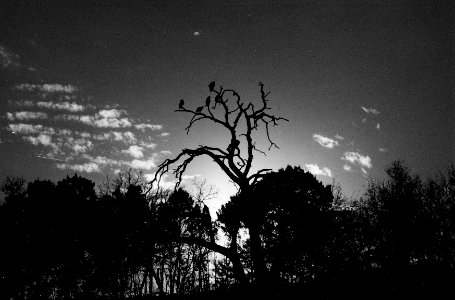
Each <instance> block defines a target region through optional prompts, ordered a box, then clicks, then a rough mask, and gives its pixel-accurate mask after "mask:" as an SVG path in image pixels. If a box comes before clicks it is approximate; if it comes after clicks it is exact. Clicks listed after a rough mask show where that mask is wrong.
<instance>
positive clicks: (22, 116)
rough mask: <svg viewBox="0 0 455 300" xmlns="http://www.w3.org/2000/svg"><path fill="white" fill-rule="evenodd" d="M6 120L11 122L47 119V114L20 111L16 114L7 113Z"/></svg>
mask: <svg viewBox="0 0 455 300" xmlns="http://www.w3.org/2000/svg"><path fill="white" fill-rule="evenodd" d="M6 118H7V119H8V120H9V121H14V120H19V121H23V120H36V119H47V113H44V112H33V111H19V112H15V113H6Z"/></svg>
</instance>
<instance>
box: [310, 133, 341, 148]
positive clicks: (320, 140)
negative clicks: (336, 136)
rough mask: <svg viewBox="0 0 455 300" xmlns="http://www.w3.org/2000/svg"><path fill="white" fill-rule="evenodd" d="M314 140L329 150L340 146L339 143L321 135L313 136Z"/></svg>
mask: <svg viewBox="0 0 455 300" xmlns="http://www.w3.org/2000/svg"><path fill="white" fill-rule="evenodd" d="M313 140H315V141H316V142H318V143H319V145H321V146H322V147H325V148H329V149H332V148H333V147H335V146H339V145H340V144H339V143H338V142H337V141H335V140H332V139H331V138H328V137H325V136H322V135H320V134H313Z"/></svg>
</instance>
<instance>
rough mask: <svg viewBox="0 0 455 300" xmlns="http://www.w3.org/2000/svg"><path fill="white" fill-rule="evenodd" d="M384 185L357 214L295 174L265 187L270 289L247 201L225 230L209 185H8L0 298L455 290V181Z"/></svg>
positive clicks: (395, 179)
mask: <svg viewBox="0 0 455 300" xmlns="http://www.w3.org/2000/svg"><path fill="white" fill-rule="evenodd" d="M387 174H388V179H387V180H385V181H383V182H371V183H370V185H369V186H368V188H367V190H366V192H365V194H364V196H362V197H361V198H360V199H358V200H357V201H352V200H346V199H344V198H343V197H342V195H341V193H340V191H339V190H338V189H336V188H333V187H332V186H324V185H323V184H322V183H320V182H318V181H317V180H316V179H315V177H314V176H313V175H311V174H310V173H307V172H305V171H303V170H302V169H300V168H298V167H294V168H293V167H287V168H286V169H281V170H279V171H277V172H272V173H270V174H268V175H267V176H265V177H264V178H263V180H261V181H259V182H258V183H257V184H256V185H255V188H254V190H253V192H252V194H251V195H254V203H253V204H252V207H254V209H255V210H256V213H255V216H256V217H257V218H259V219H258V220H257V221H258V222H259V223H260V224H261V229H260V237H261V241H262V249H263V254H264V258H265V261H266V266H267V280H268V285H267V286H260V287H259V286H258V285H257V284H254V276H253V274H252V267H251V266H252V261H251V257H250V255H249V253H250V251H249V247H250V242H249V239H248V236H247V235H243V236H241V235H239V234H236V236H237V239H235V240H233V239H230V238H229V237H230V236H231V235H230V234H229V232H230V231H237V230H238V228H242V227H243V226H244V224H243V222H242V221H240V220H239V214H240V213H239V212H237V211H236V206H237V205H236V203H237V202H238V201H239V198H240V197H241V195H237V196H234V197H232V199H231V201H230V202H229V203H228V204H226V205H224V206H223V207H222V208H221V209H220V210H219V212H218V218H217V220H216V221H214V220H212V219H211V217H210V214H209V211H208V208H207V207H206V206H205V204H204V203H203V201H202V200H203V199H204V191H205V189H204V185H203V184H202V185H201V184H199V185H198V187H199V189H197V191H198V192H196V193H194V195H193V196H191V195H190V194H189V193H188V192H186V191H184V190H182V189H179V190H176V191H172V192H164V191H162V192H161V193H149V194H147V195H146V194H145V193H144V191H145V190H146V187H147V186H146V185H145V184H144V182H143V180H142V178H141V176H140V173H136V172H132V171H130V172H127V173H124V174H120V175H119V176H118V177H117V178H116V179H115V180H114V181H112V182H110V183H109V184H105V185H103V186H100V187H99V189H98V191H96V190H95V184H94V183H93V182H91V181H90V180H87V179H85V178H83V177H79V176H76V175H75V176H73V177H67V178H65V179H62V180H60V181H59V182H57V183H54V182H51V181H48V180H35V181H33V182H30V183H28V184H27V183H26V182H25V181H24V180H23V179H20V178H7V179H6V180H5V181H4V182H3V184H2V191H3V192H4V193H6V202H5V203H4V204H3V205H2V206H0V230H1V240H2V246H1V248H0V266H1V267H0V286H1V288H0V293H1V294H0V298H1V299H38V298H40V299H91V298H105V299H123V298H135V299H140V298H143V299H146V298H148V297H154V296H162V297H165V298H170V299H172V298H176V297H179V298H185V299H193V298H194V299H201V298H230V297H242V296H248V294H250V296H253V295H254V296H256V295H257V294H262V295H266V296H269V297H278V296H283V297H286V298H287V297H290V296H291V295H294V294H299V295H300V296H301V297H302V298H304V297H306V298H308V299H335V298H339V297H341V296H343V295H344V296H349V297H350V298H356V297H357V298H359V299H360V298H365V297H366V298H378V299H379V298H381V297H383V296H390V295H394V296H395V295H404V298H408V296H410V295H415V296H428V297H430V298H433V299H434V298H435V296H436V295H438V293H440V294H442V292H443V291H445V290H448V288H449V287H450V286H451V285H453V282H454V280H455V276H454V275H455V269H454V263H455V201H454V200H455V169H454V168H453V167H452V168H451V169H449V170H448V171H447V172H445V173H444V174H440V175H438V176H436V177H435V178H431V179H426V180H423V179H421V178H420V177H418V176H416V175H414V174H412V173H411V172H410V171H409V170H408V169H407V167H406V166H405V165H404V164H403V163H401V162H395V163H393V164H391V166H390V167H389V168H388V169H387ZM221 235H223V236H227V237H228V238H227V239H225V241H224V243H227V244H228V246H230V245H232V244H235V247H236V248H237V250H238V252H239V253H240V254H241V265H242V267H243V271H244V274H245V277H246V279H247V283H246V284H242V283H241V282H240V280H239V279H238V278H236V275H235V270H234V268H233V264H232V262H231V261H230V260H229V259H227V258H226V256H224V255H222V254H220V253H219V252H223V250H221V249H216V248H215V247H214V245H215V244H216V242H218V243H219V244H221V245H222V244H223V241H220V240H219V239H220V237H221ZM204 241H205V242H204ZM223 249H224V248H223ZM226 249H230V248H229V247H227V248H226ZM166 295H167V296H166Z"/></svg>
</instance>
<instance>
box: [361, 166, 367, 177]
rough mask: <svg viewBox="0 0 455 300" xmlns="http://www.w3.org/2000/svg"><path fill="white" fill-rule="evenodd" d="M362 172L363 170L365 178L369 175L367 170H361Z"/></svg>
mask: <svg viewBox="0 0 455 300" xmlns="http://www.w3.org/2000/svg"><path fill="white" fill-rule="evenodd" d="M360 170H362V173H363V175H364V176H367V175H368V172H367V170H365V169H364V168H360Z"/></svg>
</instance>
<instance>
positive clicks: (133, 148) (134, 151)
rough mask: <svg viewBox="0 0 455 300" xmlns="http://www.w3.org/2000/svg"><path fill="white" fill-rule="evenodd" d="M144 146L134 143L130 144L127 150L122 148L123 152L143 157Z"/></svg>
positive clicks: (135, 156)
mask: <svg viewBox="0 0 455 300" xmlns="http://www.w3.org/2000/svg"><path fill="white" fill-rule="evenodd" d="M143 151H144V148H142V147H140V146H136V145H132V146H130V147H129V148H128V149H127V150H122V152H123V153H126V154H129V155H131V156H132V157H134V158H143V157H144V153H143Z"/></svg>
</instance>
